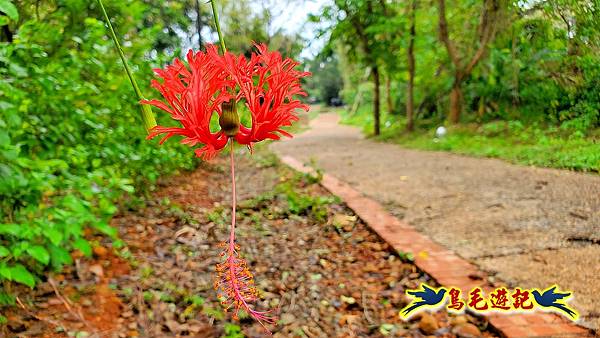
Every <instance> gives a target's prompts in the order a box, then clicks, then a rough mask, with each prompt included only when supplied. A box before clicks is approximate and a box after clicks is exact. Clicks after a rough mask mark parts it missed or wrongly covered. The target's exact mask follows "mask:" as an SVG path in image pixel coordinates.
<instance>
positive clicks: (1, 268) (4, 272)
mask: <svg viewBox="0 0 600 338" xmlns="http://www.w3.org/2000/svg"><path fill="white" fill-rule="evenodd" d="M0 276H2V277H4V279H7V280H12V275H11V273H10V268H9V267H8V266H6V265H5V264H4V263H2V264H0Z"/></svg>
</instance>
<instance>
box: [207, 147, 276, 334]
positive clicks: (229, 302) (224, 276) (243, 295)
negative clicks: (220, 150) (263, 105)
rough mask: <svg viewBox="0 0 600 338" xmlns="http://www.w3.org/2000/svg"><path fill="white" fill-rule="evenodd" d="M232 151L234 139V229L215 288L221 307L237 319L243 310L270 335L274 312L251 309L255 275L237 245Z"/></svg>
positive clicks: (233, 183)
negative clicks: (230, 311)
mask: <svg viewBox="0 0 600 338" xmlns="http://www.w3.org/2000/svg"><path fill="white" fill-rule="evenodd" d="M233 150H234V149H233V139H232V140H231V142H230V155H229V156H230V162H231V201H232V208H231V227H230V232H229V240H228V242H227V243H223V244H222V246H223V247H224V250H223V252H222V253H221V257H223V258H224V260H223V261H222V262H221V263H218V264H217V266H216V270H217V276H216V280H215V289H216V290H217V292H218V293H219V298H221V299H222V301H221V304H222V305H223V307H224V308H225V310H226V311H227V310H229V309H232V312H233V318H234V319H237V318H238V315H239V312H240V310H244V311H245V312H246V313H247V314H248V315H250V316H251V317H252V318H254V319H255V320H256V321H257V322H259V323H260V325H262V327H263V328H264V329H265V330H266V331H267V332H269V333H270V331H269V329H268V328H267V327H266V325H267V324H274V323H275V318H274V317H273V316H270V313H271V311H256V310H254V309H252V307H251V306H250V303H253V302H255V301H256V300H258V299H259V294H258V290H257V289H256V287H255V285H254V276H253V275H252V273H251V272H250V270H249V269H248V263H247V262H246V261H245V260H244V259H243V258H242V257H240V254H239V250H240V247H239V245H237V244H236V243H235V221H236V214H235V213H236V190H235V164H234V152H233Z"/></svg>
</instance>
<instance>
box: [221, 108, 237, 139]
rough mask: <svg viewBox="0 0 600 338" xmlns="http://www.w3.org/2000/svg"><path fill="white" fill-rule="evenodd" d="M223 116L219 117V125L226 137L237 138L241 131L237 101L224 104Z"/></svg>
mask: <svg viewBox="0 0 600 338" xmlns="http://www.w3.org/2000/svg"><path fill="white" fill-rule="evenodd" d="M221 110H222V112H221V116H219V125H220V126H221V130H222V131H223V132H224V133H225V135H227V136H229V137H233V136H235V135H236V134H237V133H238V131H239V130H240V117H239V115H238V113H237V107H236V105H235V100H231V101H228V102H223V105H222V106H221Z"/></svg>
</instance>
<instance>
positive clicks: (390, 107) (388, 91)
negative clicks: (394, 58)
mask: <svg viewBox="0 0 600 338" xmlns="http://www.w3.org/2000/svg"><path fill="white" fill-rule="evenodd" d="M390 78H391V76H390V74H386V76H385V98H386V101H387V111H388V113H389V114H392V113H393V112H394V101H393V100H392V80H391V79H390Z"/></svg>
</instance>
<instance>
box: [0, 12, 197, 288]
mask: <svg viewBox="0 0 600 338" xmlns="http://www.w3.org/2000/svg"><path fill="white" fill-rule="evenodd" d="M1 3H2V4H3V5H4V6H6V4H7V3H10V2H6V1H4V2H1ZM33 3H34V2H33ZM179 6H180V5H179V4H177V3H172V4H170V5H169V6H165V7H162V9H161V10H162V11H163V12H164V11H169V10H172V11H173V12H172V14H175V13H177V12H178V11H179V10H181V8H179ZM107 9H108V11H109V12H110V13H111V14H113V16H114V17H115V18H117V19H116V20H115V21H114V24H115V26H116V27H117V30H118V31H119V32H120V34H122V35H123V36H125V37H126V38H125V40H126V42H125V53H126V54H127V55H128V56H129V58H130V60H132V61H133V62H132V65H133V68H134V71H135V73H136V76H137V77H138V81H139V82H140V84H143V85H144V87H145V88H144V91H145V92H146V93H147V94H150V90H148V88H147V85H148V84H149V79H150V77H151V76H152V71H151V67H150V66H151V65H150V64H148V63H147V62H145V60H144V59H145V56H146V55H147V54H148V52H149V51H152V50H154V51H156V54H157V55H161V56H162V55H164V54H163V52H162V50H161V49H157V48H160V47H165V48H166V47H169V48H171V49H172V50H175V49H174V48H172V46H171V45H170V43H169V39H166V38H164V37H163V35H162V34H158V36H159V37H160V38H159V39H157V38H156V37H155V36H156V35H157V33H160V32H163V27H164V26H165V25H166V24H172V23H165V20H166V16H162V17H160V18H161V19H160V20H159V21H155V22H152V21H151V20H152V18H158V17H159V16H158V15H159V14H160V13H159V12H158V11H157V9H156V8H155V7H154V6H151V5H150V4H145V3H143V2H140V1H119V2H111V3H110V6H108V8H107ZM15 10H17V11H18V12H17V13H18V14H19V17H15V16H14V15H13V16H9V18H10V22H9V23H8V25H7V26H4V28H7V29H5V31H4V32H9V33H8V34H10V36H9V35H6V34H5V36H4V40H5V41H4V42H2V43H1V44H0V74H1V75H0V76H1V77H2V81H1V82H0V107H1V109H0V223H1V224H0V256H1V257H2V260H1V261H0V280H9V281H10V280H12V281H16V282H19V283H22V284H26V285H28V286H31V287H33V286H34V285H35V283H36V278H37V277H35V274H37V273H40V272H42V271H43V270H44V269H46V268H47V267H52V268H54V269H59V268H60V267H61V266H62V265H63V264H69V263H71V256H70V252H71V251H72V250H74V249H78V250H80V251H81V252H83V253H84V254H86V255H89V254H90V253H91V245H90V243H88V242H87V240H86V239H85V237H84V234H85V233H86V232H89V231H90V230H91V231H94V232H100V233H104V234H106V235H109V236H112V237H113V238H115V239H116V233H115V230H114V229H113V228H112V227H110V226H109V224H108V222H109V220H110V217H111V216H112V215H113V214H114V213H115V212H116V211H117V209H118V206H119V203H120V202H119V201H122V197H123V196H124V195H125V194H133V193H138V194H140V193H144V192H148V191H149V190H151V189H152V187H153V186H154V184H155V182H156V181H157V179H158V178H159V176H160V175H164V174H169V173H173V172H174V171H176V170H178V169H184V168H192V167H193V165H194V159H193V157H192V156H191V152H190V151H189V150H187V149H185V150H184V148H185V147H183V146H178V145H172V144H171V145H165V146H163V147H157V146H156V144H154V143H155V142H149V141H146V140H145V135H146V131H145V130H144V128H143V126H142V122H141V118H140V107H139V104H138V103H137V99H136V98H135V95H134V93H133V90H132V88H131V86H130V84H129V81H128V79H127V77H126V76H125V73H124V72H123V68H122V65H121V64H120V63H119V61H118V56H117V54H116V52H115V49H114V46H113V43H112V41H111V40H110V39H109V38H108V35H107V30H106V28H105V25H104V23H103V21H102V19H101V13H100V12H99V11H98V9H97V7H96V6H95V2H88V1H67V2H62V1H59V2H58V3H57V4H56V5H52V4H45V3H42V4H39V6H34V5H33V4H27V3H26V2H20V3H19V7H18V8H17V7H15ZM2 11H3V12H5V13H6V11H5V9H4V8H2ZM172 16H173V17H176V16H175V15H172ZM144 18H146V20H144ZM165 56H166V55H165ZM153 62H154V63H156V64H160V63H161V62H162V60H161V59H160V58H159V59H155V60H153ZM152 95H154V94H152ZM178 148H180V149H181V150H182V151H177V149H178ZM132 196H134V195H132ZM121 203H122V202H121ZM86 229H89V230H86ZM116 244H117V245H118V244H119V242H116Z"/></svg>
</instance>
